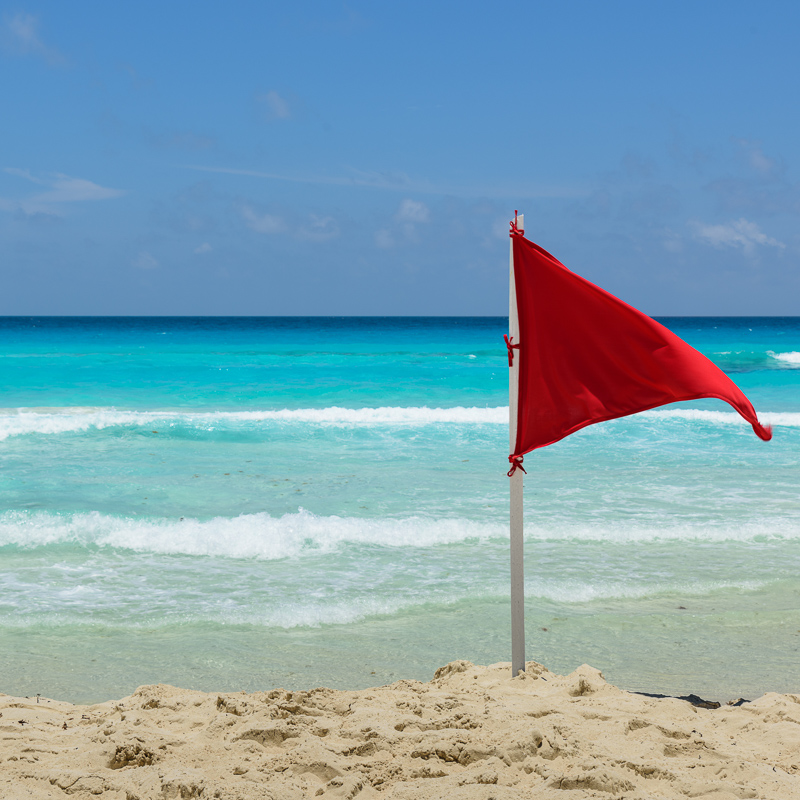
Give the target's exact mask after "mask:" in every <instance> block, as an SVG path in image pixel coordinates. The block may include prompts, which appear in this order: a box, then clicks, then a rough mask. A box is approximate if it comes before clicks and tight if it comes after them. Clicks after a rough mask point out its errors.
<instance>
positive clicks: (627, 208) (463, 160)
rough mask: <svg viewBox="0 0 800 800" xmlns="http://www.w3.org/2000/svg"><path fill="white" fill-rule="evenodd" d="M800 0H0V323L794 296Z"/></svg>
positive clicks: (736, 301)
mask: <svg viewBox="0 0 800 800" xmlns="http://www.w3.org/2000/svg"><path fill="white" fill-rule="evenodd" d="M799 23H800V5H798V4H796V3H788V2H771V3H767V4H759V5H756V4H753V3H743V2H702V3H697V2H691V3H689V2H669V3H667V2H663V3H661V2H652V3H642V2H607V3H597V2H564V3H539V2H527V3H513V2H512V3H507V4H504V5H502V6H501V5H497V4H489V3H471V2H462V3H445V2H428V3H420V2H416V1H415V0H412V1H411V2H404V3H366V2H359V1H354V2H347V3H340V2H330V3H325V2H313V1H312V2H305V3H303V4H287V3H269V2H243V1H239V2H237V1H236V0H229V1H228V2H226V3H221V2H181V1H180V0H172V2H168V3H164V2H163V0H162V2H159V3H155V2H150V0H137V2H135V3H133V2H127V0H121V2H118V3H108V2H88V1H87V0H73V2H69V3H65V2H54V1H50V2H31V3H26V2H23V3H14V4H12V3H6V2H1V1H0V69H1V70H2V86H3V89H2V123H0V271H1V272H0V275H1V277H2V285H3V291H2V293H0V314H264V315H272V314H332V315H339V314H434V315H435V314H505V313H507V307H508V300H507V291H508V287H507V260H508V244H507V227H508V226H507V223H508V220H509V218H510V217H511V215H513V211H514V209H515V208H519V209H520V210H521V211H524V213H525V218H526V234H527V235H528V236H529V237H530V238H532V239H533V240H534V241H537V242H538V243H539V244H541V245H542V246H543V247H545V248H547V249H548V250H550V251H551V252H552V253H553V254H554V255H555V256H556V257H558V258H559V259H561V260H562V261H563V262H564V263H565V264H566V265H567V266H568V267H570V268H571V269H573V270H575V271H576V272H579V273H580V274H582V275H584V276H585V277H587V278H588V279H590V280H592V281H594V282H596V283H598V284H599V285H601V286H602V287H603V288H605V289H608V290H609V291H611V292H613V293H615V294H617V295H618V296H620V297H622V298H623V299H625V300H627V301H628V302H631V303H633V304H634V305H636V306H638V307H640V308H641V309H642V310H644V311H646V312H647V313H650V314H654V315H669V314H676V315H683V314H689V315H692V314H789V315H796V314H800V302H799V299H800V272H799V271H798V263H800V262H799V260H798V259H799V257H800V233H798V225H797V222H798V220H799V219H800V183H798V161H799V160H800V136H798V121H799V120H798V117H799V116H800V105H798V103H797V98H796V92H797V84H798V79H800V70H799V69H798V68H799V67H800V48H798V47H797V41H796V37H797V30H798V28H799V27H800V25H799Z"/></svg>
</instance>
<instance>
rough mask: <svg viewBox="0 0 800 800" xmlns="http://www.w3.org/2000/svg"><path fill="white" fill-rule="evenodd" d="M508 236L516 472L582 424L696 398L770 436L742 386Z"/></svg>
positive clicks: (626, 307) (546, 256) (540, 253)
mask: <svg viewBox="0 0 800 800" xmlns="http://www.w3.org/2000/svg"><path fill="white" fill-rule="evenodd" d="M512 240H513V248H514V283H515V288H516V294H517V309H518V313H519V330H520V335H519V342H518V344H519V349H517V350H514V353H513V357H516V358H519V370H520V372H519V398H518V416H517V441H516V447H515V452H514V453H512V454H511V455H510V456H509V461H510V462H511V463H512V470H511V471H512V472H513V471H514V469H515V468H516V466H517V465H518V464H519V462H520V461H521V460H522V459H521V458H520V456H522V455H524V454H525V453H529V452H530V451H531V450H535V449H537V448H538V447H546V446H547V445H549V444H553V443H554V442H557V441H559V440H560V439H563V438H564V437H565V436H569V435H570V434H571V433H575V431H577V430H580V429H581V428H584V427H586V426H587V425H591V424H593V423H595V422H603V421H604V420H608V419H616V418H618V417H624V416H627V415H628V414H635V413H637V412H638V411H645V410H647V409H648V408H654V407H656V406H662V405H664V404H666V403H674V402H676V401H678V400H695V399H697V398H700V397H716V398H719V399H720V400H724V401H725V402H726V403H730V404H731V405H732V406H733V407H734V408H735V409H736V410H737V411H738V412H739V413H740V414H741V415H742V416H743V417H744V418H745V419H746V420H747V421H748V422H749V423H750V424H751V425H752V426H753V430H754V431H755V432H756V434H757V435H758V436H759V437H760V438H762V439H764V440H765V441H767V440H769V439H771V438H772V431H771V428H769V427H765V426H763V425H762V424H761V423H760V422H759V421H758V418H757V417H756V412H755V410H754V409H753V406H752V405H751V403H750V401H749V400H748V399H747V398H746V397H745V396H744V394H743V392H742V391H741V390H740V389H739V387H738V386H736V384H735V383H734V382H733V381H732V380H731V379H730V378H729V377H728V376H727V375H726V374H725V373H724V372H723V371H722V370H721V369H720V368H719V367H717V366H716V365H715V364H713V363H712V362H711V361H709V359H707V358H706V357H705V356H704V355H702V354H701V353H698V352H697V350H695V349H694V348H693V347H690V346H689V345H688V344H686V342H684V341H683V339H680V338H678V337H677V336H676V335H675V334H674V333H672V331H670V330H668V329H667V328H665V327H664V326H663V325H660V324H659V323H658V322H656V321H655V320H654V319H651V318H650V317H648V316H647V315H645V314H642V312H641V311H637V310H636V309H635V308H633V307H632V306H629V305H628V304H627V303H624V302H623V301H622V300H619V299H618V298H616V297H614V296H613V295H611V294H609V293H608V292H606V291H604V290H603V289H600V288H599V287H597V286H595V285H594V284H593V283H589V281H587V280H585V279H584V278H581V277H580V276H579V275H576V274H575V273H574V272H570V270H568V269H567V268H566V267H565V266H564V265H563V264H562V263H561V262H559V261H558V260H556V259H555V258H553V256H551V255H550V254H549V253H548V252H546V251H545V250H543V249H542V248H541V247H539V246H538V245H535V244H533V242H530V241H528V240H527V239H525V238H524V237H523V236H522V235H521V234H520V233H519V232H516V231H515V229H513V228H512ZM514 344H517V343H514ZM509 354H511V349H509Z"/></svg>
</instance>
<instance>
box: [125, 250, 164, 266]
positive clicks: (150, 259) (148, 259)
mask: <svg viewBox="0 0 800 800" xmlns="http://www.w3.org/2000/svg"><path fill="white" fill-rule="evenodd" d="M131 264H133V266H134V267H138V268H139V269H155V268H156V267H157V266H158V260H157V259H156V258H155V256H153V255H152V254H151V253H148V252H147V251H146V250H142V251H141V252H140V253H139V255H138V256H136V258H134V259H133V261H131Z"/></svg>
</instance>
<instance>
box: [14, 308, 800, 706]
mask: <svg viewBox="0 0 800 800" xmlns="http://www.w3.org/2000/svg"><path fill="white" fill-rule="evenodd" d="M662 321H663V322H664V323H665V324H666V325H668V326H669V327H670V328H671V329H673V330H674V331H675V332H676V333H677V334H678V335H679V336H682V337H683V338H684V339H686V340H687V341H688V342H689V343H690V344H692V345H694V346H695V347H697V348H698V349H699V350H701V351H702V352H704V353H705V354H706V355H708V356H709V357H710V358H712V359H713V360H714V361H715V362H716V363H717V364H719V365H720V366H721V367H722V368H723V369H725V370H726V371H727V372H728V373H729V374H730V375H731V376H732V377H733V379H734V380H735V381H736V382H737V383H738V384H739V385H740V386H741V387H742V389H743V390H744V391H745V392H746V393H747V395H748V396H749V398H750V399H751V400H752V401H753V403H754V405H755V407H756V409H757V411H758V412H759V415H760V417H761V419H762V421H764V422H769V423H772V424H773V426H774V430H775V436H774V438H773V440H772V441H771V442H768V443H764V442H761V441H760V440H758V439H757V438H756V437H755V435H754V434H753V433H752V429H751V428H750V427H749V425H747V423H745V422H743V421H742V420H740V418H739V417H738V415H736V414H735V412H733V411H732V410H731V409H729V407H728V406H726V405H725V404H724V403H722V402H719V401H698V402H695V403H684V404H676V405H673V406H668V407H666V408H664V409H659V410H656V411H651V412H647V413H644V414H640V415H637V416H635V417H629V418H626V419H624V420H618V421H615V422H610V423H604V424H602V425H595V426H591V427H589V428H587V429H585V430H583V431H581V432H580V433H578V434H575V435H573V436H571V437H569V438H568V439H566V440H564V441H563V442H560V443H558V444H556V445H554V446H552V447H550V448H546V449H544V450H540V451H537V452H536V453H535V454H532V455H530V456H529V457H528V458H526V467H527V468H528V476H527V477H526V512H525V523H526V545H525V558H526V580H527V583H526V614H527V617H526V620H527V640H528V647H527V651H528V657H529V658H534V659H536V660H538V661H542V662H544V663H545V664H546V665H547V666H548V667H549V668H551V669H553V670H557V671H569V670H571V669H573V668H574V667H575V666H577V665H579V664H581V663H583V662H589V663H591V664H593V665H594V666H596V667H598V668H600V669H601V670H603V672H604V674H605V675H606V677H607V678H608V679H609V680H611V681H613V682H615V683H617V684H618V685H620V686H624V687H626V688H631V689H638V690H643V691H652V692H665V693H679V694H685V693H687V692H696V693H699V694H704V695H707V696H709V697H716V698H717V699H727V698H729V697H732V696H734V695H735V696H740V695H745V696H748V695H749V696H753V695H757V694H760V693H762V692H764V691H769V690H776V691H798V689H799V688H800V687H798V685H797V677H796V665H797V663H798V653H799V651H800V610H799V609H800V577H798V575H800V499H798V489H797V487H798V486H800V319H795V318H752V319H750V318H725V319H722V318H713V319H712V318H685V319H665V320H662ZM505 329H506V320H505V319H501V318H469V319H467V318H384V319H364V318H341V319H338V318H337V319H326V318H268V319H259V318H108V319H104V318H35V319H34V318H3V319H0V676H2V684H1V685H0V691H3V692H7V693H13V694H23V695H30V694H36V693H41V694H43V695H47V696H51V697H58V698H63V699H68V700H74V701H97V700H102V699H108V698H111V697H118V696H122V695H124V694H127V693H130V692H131V691H132V690H133V689H134V688H136V686H138V685H140V684H143V683H153V682H168V683H174V684H178V685H181V686H186V687H189V688H198V689H204V690H209V691H210V690H235V689H249V690H254V689H262V688H267V687H274V686H277V685H283V686H287V687H309V686H312V685H319V684H325V685H330V686H338V687H352V688H356V687H362V686H368V685H374V684H376V683H386V682H388V681H391V680H395V679H397V678H400V677H412V678H420V679H427V678H429V677H430V676H431V674H432V672H433V671H434V670H435V668H436V667H437V666H440V665H441V664H443V663H445V662H447V661H450V660H453V659H455V658H467V659H470V660H472V661H476V662H481V663H492V662H496V661H501V660H508V659H509V658H510V642H509V633H508V631H509V609H508V599H507V598H508V534H507V514H508V499H507V491H508V486H507V484H508V481H507V478H506V476H505V472H506V470H507V461H506V457H507V448H508V441H507V439H508V432H507V391H508V390H507V381H508V377H507V359H506V352H505V345H504V343H503V341H502V334H503V332H504V331H505Z"/></svg>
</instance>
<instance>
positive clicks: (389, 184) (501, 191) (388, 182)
mask: <svg viewBox="0 0 800 800" xmlns="http://www.w3.org/2000/svg"><path fill="white" fill-rule="evenodd" d="M181 168H182V169H191V170H196V171H198V172H212V173H218V174H222V175H242V176H245V177H250V178H263V179H266V180H273V181H287V182H289V183H304V184H312V185H315V186H350V187H352V186H359V187H363V188H366V189H382V190H384V191H392V192H403V193H407V192H418V193H420V194H433V195H447V196H452V197H488V198H501V199H505V198H508V197H518V198H520V199H526V198H545V197H549V198H579V197H586V196H588V195H589V190H588V189H584V188H583V187H568V186H540V187H537V188H536V189H529V188H527V189H523V188H515V189H505V188H490V189H486V188H473V187H465V186H460V187H456V186H436V185H434V184H431V183H428V182H427V181H414V180H412V179H410V178H408V177H407V176H405V175H402V176H398V178H397V179H395V180H393V179H391V178H387V177H386V176H385V175H381V174H370V173H361V174H360V176H359V177H350V178H345V177H337V176H327V175H307V176H302V175H278V174H277V173H274V172H260V171H258V170H252V169H235V168H233V167H205V166H201V165H199V164H185V165H181Z"/></svg>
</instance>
